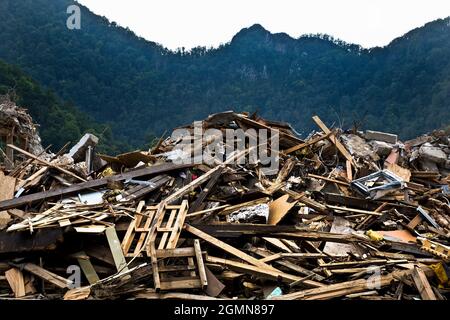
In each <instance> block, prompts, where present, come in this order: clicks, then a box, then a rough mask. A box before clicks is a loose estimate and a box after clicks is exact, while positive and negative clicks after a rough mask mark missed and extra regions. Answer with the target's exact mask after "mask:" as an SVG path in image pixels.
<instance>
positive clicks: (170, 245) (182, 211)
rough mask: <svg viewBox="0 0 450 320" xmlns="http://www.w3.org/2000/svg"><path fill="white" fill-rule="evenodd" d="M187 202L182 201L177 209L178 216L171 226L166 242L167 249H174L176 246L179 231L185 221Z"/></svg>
mask: <svg viewBox="0 0 450 320" xmlns="http://www.w3.org/2000/svg"><path fill="white" fill-rule="evenodd" d="M188 206H189V205H188V201H187V200H183V202H182V203H181V206H180V208H179V209H178V215H177V218H176V220H175V223H174V224H173V226H172V228H173V230H172V233H171V234H170V238H169V241H168V242H167V246H166V248H167V249H174V248H175V247H176V246H177V243H178V239H179V238H180V233H181V230H182V229H183V225H184V221H185V219H186V214H187V213H188Z"/></svg>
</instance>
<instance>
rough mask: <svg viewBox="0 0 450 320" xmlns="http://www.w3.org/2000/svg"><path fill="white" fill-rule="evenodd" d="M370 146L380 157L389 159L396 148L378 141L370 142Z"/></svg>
mask: <svg viewBox="0 0 450 320" xmlns="http://www.w3.org/2000/svg"><path fill="white" fill-rule="evenodd" d="M369 145H370V146H371V147H372V149H373V151H375V152H376V153H377V154H378V155H379V156H380V157H383V158H384V157H387V156H388V155H389V154H390V153H391V151H392V149H393V147H394V146H393V145H392V144H389V143H387V142H384V141H377V140H374V141H370V142H369Z"/></svg>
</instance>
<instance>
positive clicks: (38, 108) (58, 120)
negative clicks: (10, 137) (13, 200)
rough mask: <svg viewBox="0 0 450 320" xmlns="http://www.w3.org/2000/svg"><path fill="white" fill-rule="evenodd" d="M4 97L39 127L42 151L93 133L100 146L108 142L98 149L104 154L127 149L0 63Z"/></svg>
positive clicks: (105, 129) (0, 92)
mask: <svg viewBox="0 0 450 320" xmlns="http://www.w3.org/2000/svg"><path fill="white" fill-rule="evenodd" d="M5 94H7V95H9V97H10V99H12V100H14V102H15V103H16V104H17V105H18V106H20V107H24V108H27V109H28V112H29V113H30V114H31V116H32V117H33V120H34V121H35V122H36V123H37V124H38V125H39V128H38V130H39V134H40V136H41V138H42V143H43V144H44V147H46V146H48V145H50V144H51V145H52V148H51V149H50V150H53V151H55V152H56V151H57V150H59V148H61V147H62V146H63V145H64V144H65V143H66V142H72V143H75V142H77V141H78V140H79V139H80V138H81V136H82V135H83V134H84V133H86V132H92V133H95V134H96V135H98V136H99V137H100V138H101V141H102V142H106V141H109V143H108V144H107V145H105V144H103V145H102V146H101V147H102V150H103V151H105V152H117V151H118V150H120V149H122V148H124V147H126V145H120V144H117V143H116V142H115V141H114V140H113V138H112V134H111V129H110V128H109V127H108V126H106V125H99V124H98V123H96V122H95V121H93V120H92V118H91V117H89V116H87V115H85V114H83V112H81V111H79V110H77V109H76V108H75V107H73V106H72V105H71V104H68V103H63V102H61V100H60V99H59V98H58V97H56V95H55V94H54V93H52V92H51V91H49V90H46V89H43V88H42V87H41V86H40V85H39V84H38V83H36V82H35V81H34V80H33V79H31V78H30V77H28V76H27V75H25V74H24V73H23V72H22V71H20V70H19V69H18V68H16V67H13V66H10V65H8V64H6V63H4V62H3V61H0V95H5Z"/></svg>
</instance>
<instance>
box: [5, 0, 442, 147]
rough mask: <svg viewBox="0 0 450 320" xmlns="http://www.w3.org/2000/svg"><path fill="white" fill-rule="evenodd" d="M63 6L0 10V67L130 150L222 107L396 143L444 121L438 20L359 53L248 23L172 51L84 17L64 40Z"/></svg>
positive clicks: (302, 128) (63, 2)
mask: <svg viewBox="0 0 450 320" xmlns="http://www.w3.org/2000/svg"><path fill="white" fill-rule="evenodd" d="M72 3H73V1H70V0H53V1H48V0H21V1H15V0H1V1H0V30H1V32H0V58H2V59H4V60H5V61H7V62H8V63H13V64H17V65H19V66H20V67H21V68H23V70H25V71H26V72H27V73H29V74H30V75H32V76H33V77H34V78H35V79H37V80H38V81H39V82H40V83H42V84H44V85H45V86H46V87H48V88H51V89H53V90H55V92H56V93H57V94H58V96H60V97H61V98H62V99H64V100H67V101H72V102H73V104H74V105H76V106H77V107H79V108H80V109H81V110H82V111H85V112H87V113H88V114H89V115H91V116H93V117H94V118H95V119H96V120H97V121H100V122H108V123H111V125H112V130H113V132H114V134H116V135H117V137H119V139H121V140H122V141H126V142H127V143H129V144H130V145H133V146H140V145H142V144H144V143H148V142H149V139H150V137H151V136H152V135H160V134H161V133H162V132H163V131H164V130H166V129H170V128H173V127H175V126H177V125H180V124H184V123H187V122H190V121H192V120H194V119H201V118H203V117H204V116H206V115H207V114H209V113H212V112H218V111H223V110H230V109H235V110H237V111H239V110H246V111H255V110H258V111H259V112H260V114H261V115H263V116H266V117H270V118H273V119H278V120H285V121H289V122H291V123H292V125H293V126H294V127H295V128H296V129H297V130H298V131H299V132H300V133H303V134H307V133H308V131H309V130H311V129H312V128H314V125H313V123H312V121H311V118H310V117H311V115H313V114H318V115H319V116H321V117H322V118H323V119H324V120H325V121H326V122H327V123H330V124H331V123H336V124H343V125H344V126H346V127H349V126H351V125H353V124H354V123H357V124H358V125H359V126H360V127H362V128H370V129H379V130H385V131H393V132H397V133H399V134H400V135H401V136H402V137H403V138H410V137H412V136H415V135H417V134H420V133H423V132H426V131H429V130H432V129H435V128H439V127H443V126H444V125H446V124H448V123H449V121H450V105H449V104H450V99H449V98H450V27H449V22H450V20H449V19H445V20H437V21H434V22H431V23H429V24H427V25H425V26H424V27H422V28H418V29H416V30H413V31H411V32H409V33H408V34H406V35H404V36H403V37H401V38H398V39H396V40H394V41H393V42H392V43H391V44H390V45H388V46H386V47H384V48H373V49H370V50H366V49H362V48H360V47H359V46H356V45H350V44H346V43H343V42H342V41H337V40H334V39H332V38H331V37H328V36H323V35H315V36H312V35H309V36H304V37H301V38H299V39H293V38H291V37H289V36H288V35H286V34H271V33H269V32H268V31H266V30H265V29H264V28H262V27H261V26H259V25H254V26H252V27H250V28H248V29H243V30H242V31H241V32H239V33H238V34H237V35H236V36H235V37H234V38H233V39H232V41H231V42H230V43H228V44H225V45H222V46H220V47H219V48H217V49H209V50H207V49H206V48H195V49H193V50H191V51H189V52H185V51H184V50H179V51H177V52H172V51H169V50H167V49H165V48H163V47H162V46H160V45H158V44H156V43H152V42H148V41H146V40H144V39H142V38H139V37H137V36H135V35H134V34H133V33H132V32H131V31H130V30H127V29H124V28H121V27H119V26H117V25H116V24H114V23H111V22H109V21H108V20H107V19H106V18H104V17H99V16H96V15H94V14H93V13H91V12H90V11H89V10H88V9H87V8H85V7H82V18H81V30H69V29H67V28H66V19H67V17H68V15H67V13H66V8H67V6H68V5H69V4H72ZM180 27H181V26H180Z"/></svg>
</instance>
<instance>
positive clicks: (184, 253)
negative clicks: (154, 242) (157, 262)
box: [155, 248, 195, 258]
mask: <svg viewBox="0 0 450 320" xmlns="http://www.w3.org/2000/svg"><path fill="white" fill-rule="evenodd" d="M193 256H195V251H194V249H193V248H177V249H163V250H156V251H155V257H156V258H181V257H193Z"/></svg>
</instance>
